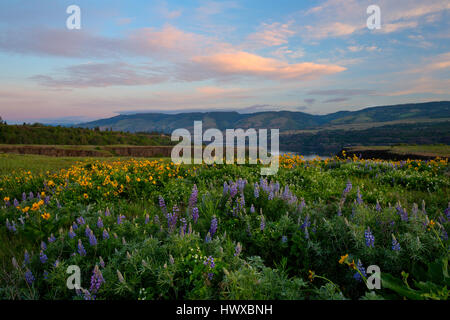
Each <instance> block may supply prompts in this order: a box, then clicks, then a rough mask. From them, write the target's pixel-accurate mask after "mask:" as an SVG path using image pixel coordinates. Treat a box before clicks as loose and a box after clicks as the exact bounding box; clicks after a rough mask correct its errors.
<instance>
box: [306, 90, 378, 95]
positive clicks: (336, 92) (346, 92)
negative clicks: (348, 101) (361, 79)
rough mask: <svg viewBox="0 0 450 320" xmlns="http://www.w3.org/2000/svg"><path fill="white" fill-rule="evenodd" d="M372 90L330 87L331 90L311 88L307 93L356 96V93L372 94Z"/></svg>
mask: <svg viewBox="0 0 450 320" xmlns="http://www.w3.org/2000/svg"><path fill="white" fill-rule="evenodd" d="M374 93H375V91H374V90H367V89H332V90H312V91H309V92H308V93H307V94H308V95H318V96H358V95H371V94H374Z"/></svg>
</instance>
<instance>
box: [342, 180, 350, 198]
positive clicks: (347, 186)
mask: <svg viewBox="0 0 450 320" xmlns="http://www.w3.org/2000/svg"><path fill="white" fill-rule="evenodd" d="M350 191H352V183H351V181H350V180H348V181H347V184H346V186H345V189H344V192H343V196H346V195H347V194H348V193H349V192H350Z"/></svg>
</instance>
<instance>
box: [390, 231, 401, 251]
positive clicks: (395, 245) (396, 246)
mask: <svg viewBox="0 0 450 320" xmlns="http://www.w3.org/2000/svg"><path fill="white" fill-rule="evenodd" d="M400 249H401V247H400V243H398V241H397V239H395V236H394V235H392V250H394V251H400Z"/></svg>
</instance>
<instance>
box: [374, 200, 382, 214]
mask: <svg viewBox="0 0 450 320" xmlns="http://www.w3.org/2000/svg"><path fill="white" fill-rule="evenodd" d="M375 210H377V211H378V212H381V206H380V203H379V202H378V200H377V205H376V206H375Z"/></svg>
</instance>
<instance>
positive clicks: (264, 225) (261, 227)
mask: <svg viewBox="0 0 450 320" xmlns="http://www.w3.org/2000/svg"><path fill="white" fill-rule="evenodd" d="M259 228H260V230H261V231H264V229H265V228H266V221H265V219H264V216H263V215H261V223H260V225H259Z"/></svg>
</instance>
